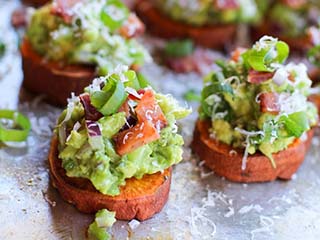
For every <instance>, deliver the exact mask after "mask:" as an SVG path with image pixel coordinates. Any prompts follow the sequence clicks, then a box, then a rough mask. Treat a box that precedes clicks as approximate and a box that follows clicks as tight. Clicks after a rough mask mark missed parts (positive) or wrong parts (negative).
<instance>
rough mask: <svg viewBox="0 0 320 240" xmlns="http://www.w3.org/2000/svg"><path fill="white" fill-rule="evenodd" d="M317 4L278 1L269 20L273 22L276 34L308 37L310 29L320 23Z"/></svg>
mask: <svg viewBox="0 0 320 240" xmlns="http://www.w3.org/2000/svg"><path fill="white" fill-rule="evenodd" d="M291 2H292V3H291ZM295 2H296V4H295ZM315 2H316V1H314V2H313V1H282V2H281V1H276V3H275V4H274V5H273V6H271V9H270V12H269V15H268V19H267V20H268V21H270V20H271V22H272V29H273V31H274V33H277V34H281V35H283V36H287V37H300V36H304V35H306V34H307V33H308V27H310V26H315V25H317V24H319V23H320V17H319V16H320V5H319V4H316V3H315Z"/></svg>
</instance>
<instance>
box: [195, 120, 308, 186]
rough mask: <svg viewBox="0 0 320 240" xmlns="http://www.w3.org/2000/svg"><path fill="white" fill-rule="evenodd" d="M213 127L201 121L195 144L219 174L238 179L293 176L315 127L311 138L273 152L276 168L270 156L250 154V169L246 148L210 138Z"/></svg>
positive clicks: (260, 180) (252, 180) (254, 180)
mask: <svg viewBox="0 0 320 240" xmlns="http://www.w3.org/2000/svg"><path fill="white" fill-rule="evenodd" d="M209 128H210V122H208V121H200V120H198V121H197V123H196V127H195V131H194V137H193V142H192V146H191V147H192V149H193V151H194V152H195V153H196V154H198V155H199V157H200V159H201V160H204V161H205V164H206V165H207V166H208V167H209V168H210V169H212V170H213V171H214V172H215V173H217V174H219V175H220V176H223V177H226V178H227V179H229V180H231V181H235V182H265V181H272V180H275V179H277V178H280V179H290V178H291V176H292V175H293V174H294V173H295V172H296V171H297V169H298V168H299V166H300V165H301V163H302V162H303V160H304V157H305V154H306V152H307V150H308V149H309V146H310V143H311V138H312V136H313V130H310V131H309V132H308V139H307V141H305V142H302V141H295V142H294V143H293V144H292V145H291V146H289V147H288V148H287V149H286V150H283V151H280V152H279V153H276V154H273V158H274V160H275V162H276V164H277V167H276V168H273V167H272V165H271V163H270V160H269V159H268V158H267V157H266V156H264V155H262V154H260V153H256V154H254V155H252V156H248V159H247V166H246V169H245V170H244V171H242V170H241V165H242V157H243V150H237V149H236V150H233V149H232V148H231V147H230V146H228V145H226V144H223V143H220V142H218V141H216V140H214V139H212V138H210V136H209V132H208V129H209Z"/></svg>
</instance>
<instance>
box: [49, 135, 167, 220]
mask: <svg viewBox="0 0 320 240" xmlns="http://www.w3.org/2000/svg"><path fill="white" fill-rule="evenodd" d="M49 164H50V174H51V180H52V184H53V186H54V187H55V188H57V189H58V191H59V192H60V194H61V196H62V198H63V199H64V200H66V201H67V202H69V203H71V204H74V205H75V206H76V208H77V209H79V211H81V212H84V213H94V212H96V211H98V210H100V209H103V208H106V209H108V210H110V211H115V212H116V218H117V219H119V220H131V219H134V218H136V219H139V220H145V219H148V218H150V217H152V216H153V215H154V214H156V213H158V212H160V211H161V209H162V208H163V206H164V205H165V203H166V202H167V200H168V195H169V191H170V183H171V168H169V169H166V170H165V171H164V172H163V173H160V172H158V173H155V174H152V175H145V176H144V177H143V178H142V179H139V180H138V179H136V178H130V179H128V180H127V181H126V185H125V186H122V187H121V192H120V195H118V196H115V197H111V196H108V195H103V194H101V193H100V192H98V191H97V190H95V188H94V187H93V185H92V184H91V182H90V181H89V180H87V179H83V178H70V177H67V176H66V173H65V170H64V169H63V168H62V166H61V160H60V159H59V158H58V140H57V138H56V137H54V138H53V139H52V143H51V148H50V152H49Z"/></svg>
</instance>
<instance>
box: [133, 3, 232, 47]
mask: <svg viewBox="0 0 320 240" xmlns="http://www.w3.org/2000/svg"><path fill="white" fill-rule="evenodd" d="M135 10H136V13H137V15H138V16H139V18H140V19H142V21H143V22H144V23H145V24H146V26H147V29H148V31H149V32H150V33H152V34H154V35H156V36H159V37H162V38H167V39H177V38H179V39H185V38H191V39H193V40H194V42H195V43H196V44H198V45H202V46H204V47H209V48H223V46H225V44H226V43H227V42H230V41H231V40H232V38H233V37H234V35H235V33H236V25H231V24H224V25H209V26H203V27H194V26H191V25H188V24H184V23H181V22H177V21H174V20H171V19H170V18H169V17H167V16H165V15H162V14H161V13H160V12H159V11H158V10H157V9H156V8H155V7H154V6H153V5H152V3H151V1H149V0H139V1H137V3H136V7H135Z"/></svg>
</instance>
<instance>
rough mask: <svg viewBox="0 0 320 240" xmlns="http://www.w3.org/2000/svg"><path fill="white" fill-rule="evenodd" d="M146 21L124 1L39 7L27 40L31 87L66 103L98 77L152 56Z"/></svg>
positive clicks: (134, 66) (26, 72) (26, 71)
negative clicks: (142, 38) (145, 41)
mask: <svg viewBox="0 0 320 240" xmlns="http://www.w3.org/2000/svg"><path fill="white" fill-rule="evenodd" d="M143 32H144V25H143V23H142V22H141V21H140V20H139V19H138V18H137V17H136V15H135V14H134V13H131V12H130V11H129V10H128V8H127V7H126V6H125V5H124V4H123V3H122V2H121V1H120V0H108V1H105V0H96V1H95V0H69V1H59V0H56V1H53V2H52V3H49V4H47V5H45V6H43V7H41V8H39V9H37V10H35V11H34V13H33V15H32V17H31V20H30V23H29V25H28V27H27V29H26V34H25V37H24V39H23V41H22V44H21V53H22V60H23V72H24V81H23V86H24V87H25V89H27V90H29V91H30V92H33V93H36V94H44V95H46V96H47V100H48V101H49V102H51V103H53V104H58V105H64V104H65V101H66V99H67V97H68V96H69V95H70V92H75V93H76V94H79V93H81V92H82V90H83V88H84V87H85V86H87V85H88V84H89V83H90V82H91V81H92V79H93V78H94V77H95V76H100V75H105V74H107V73H108V72H109V71H110V70H111V69H114V68H115V67H116V66H117V65H119V64H125V65H128V66H130V67H131V68H132V69H136V70H137V69H139V67H140V66H141V65H143V64H144V63H145V62H148V61H150V59H151V58H150V56H149V54H148V52H147V51H146V49H145V48H144V47H143V46H142V45H140V44H139V43H138V42H137V41H136V38H137V36H139V35H140V34H142V33H143Z"/></svg>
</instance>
